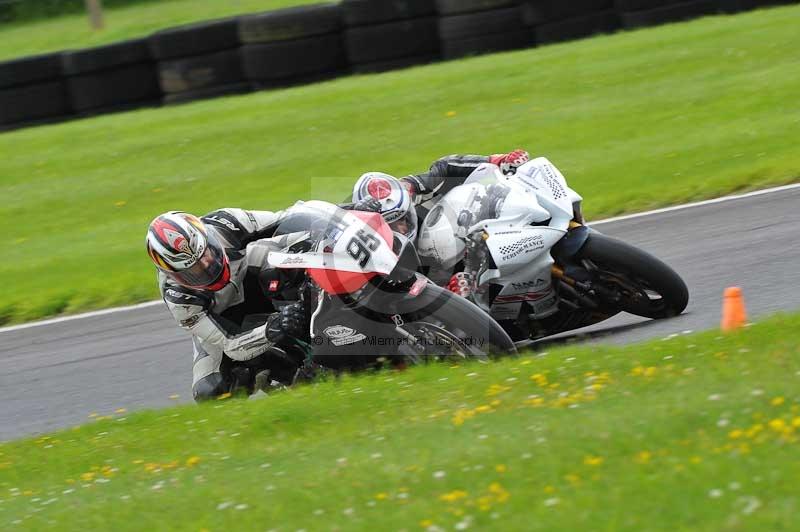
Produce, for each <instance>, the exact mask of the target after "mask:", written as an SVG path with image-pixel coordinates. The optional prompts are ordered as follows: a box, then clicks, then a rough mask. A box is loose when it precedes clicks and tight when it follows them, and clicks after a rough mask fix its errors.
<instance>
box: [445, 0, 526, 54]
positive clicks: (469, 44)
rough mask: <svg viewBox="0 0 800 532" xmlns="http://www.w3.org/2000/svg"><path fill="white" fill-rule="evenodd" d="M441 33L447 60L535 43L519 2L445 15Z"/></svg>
mask: <svg viewBox="0 0 800 532" xmlns="http://www.w3.org/2000/svg"><path fill="white" fill-rule="evenodd" d="M475 3H477V2H475ZM462 7H463V6H462ZM439 36H440V38H441V40H442V57H443V58H444V59H455V58H458V57H464V56H467V55H477V54H481V53H488V52H499V51H503V50H514V49H518V48H526V47H527V46H530V45H531V44H533V39H532V38H531V34H530V31H529V30H528V29H527V28H525V27H524V24H523V12H522V8H521V7H520V6H519V5H513V6H511V7H500V8H498V9H490V10H487V11H473V12H468V13H459V14H454V15H446V16H442V17H440V18H439Z"/></svg>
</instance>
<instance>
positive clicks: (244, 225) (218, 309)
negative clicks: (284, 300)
mask: <svg viewBox="0 0 800 532" xmlns="http://www.w3.org/2000/svg"><path fill="white" fill-rule="evenodd" d="M281 216H282V213H281V212H277V213H273V212H268V211H245V210H242V209H221V210H218V211H214V212H212V213H209V214H207V215H205V216H203V217H202V218H201V219H202V221H203V223H204V224H205V225H206V227H207V229H208V231H213V232H214V233H215V235H216V236H217V237H218V238H219V240H220V241H221V242H222V244H223V246H224V248H225V253H226V255H227V256H228V259H229V261H230V282H229V283H228V284H227V285H226V286H225V287H224V288H222V289H221V290H219V291H216V292H211V291H207V290H197V289H192V288H186V287H184V286H181V285H179V284H177V283H175V282H174V281H172V280H171V279H170V278H169V277H168V276H167V275H165V274H164V273H162V272H159V275H158V282H159V287H160V289H161V295H162V297H163V298H164V302H165V303H166V305H167V308H168V309H169V310H170V312H171V313H172V315H173V317H174V318H175V320H176V321H177V322H178V324H179V325H180V327H181V328H182V329H184V330H186V331H188V332H190V333H191V334H192V341H193V344H194V363H193V368H192V374H193V378H192V392H193V394H194V397H195V400H200V399H207V398H212V397H216V396H217V395H219V394H221V393H224V392H226V391H228V390H227V389H226V386H228V383H227V382H226V379H225V378H224V377H223V375H222V374H221V372H220V365H221V363H222V361H223V357H224V356H227V357H229V358H230V359H232V360H235V361H247V360H250V359H253V358H255V357H257V356H259V355H261V354H263V353H264V352H266V351H267V350H268V349H270V348H271V347H272V346H273V344H272V342H270V341H269V340H267V335H266V327H267V325H266V324H261V325H258V326H256V327H254V328H248V329H242V325H243V324H244V325H245V326H246V325H247V318H248V316H253V315H262V314H263V315H267V314H270V313H272V312H274V308H273V307H272V304H271V303H270V302H269V300H268V298H267V297H265V296H264V295H263V293H262V292H260V291H259V286H258V275H259V272H260V271H261V269H262V267H264V265H265V264H266V256H267V254H268V253H269V251H270V250H271V249H274V248H275V244H274V243H272V242H270V241H269V240H264V239H265V238H268V237H270V236H272V233H273V232H274V230H275V228H276V226H277V224H278V222H279V220H280V219H281ZM248 296H249V297H248Z"/></svg>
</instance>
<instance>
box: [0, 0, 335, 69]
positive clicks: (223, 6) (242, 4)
mask: <svg viewBox="0 0 800 532" xmlns="http://www.w3.org/2000/svg"><path fill="white" fill-rule="evenodd" d="M317 1H322V0H167V1H160V2H153V3H144V4H139V5H130V6H124V7H116V8H113V9H106V10H105V24H106V26H105V28H104V29H103V30H100V31H93V30H92V29H91V28H90V26H89V20H88V17H87V16H86V15H85V14H75V15H64V16H60V17H54V18H49V19H44V20H33V21H23V22H19V23H12V24H0V60H3V59H13V58H16V57H20V56H23V55H29V54H38V53H44V52H55V51H58V50H66V49H70V48H86V47H89V46H98V45H101V44H108V43H111V42H114V41H120V40H123V39H131V38H136V37H144V36H146V35H148V34H150V33H152V32H154V31H156V30H160V29H163V28H169V27H171V26H178V25H181V24H187V23H190V22H198V21H202V20H210V19H214V18H223V17H228V16H233V15H241V14H243V13H257V12H260V11H270V10H272V9H278V8H281V7H289V6H294V5H300V4H311V3H317Z"/></svg>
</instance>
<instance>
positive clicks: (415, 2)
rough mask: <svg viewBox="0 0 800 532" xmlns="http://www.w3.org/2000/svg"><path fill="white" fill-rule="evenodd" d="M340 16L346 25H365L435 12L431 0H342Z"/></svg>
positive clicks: (424, 15) (434, 6) (417, 16)
mask: <svg viewBox="0 0 800 532" xmlns="http://www.w3.org/2000/svg"><path fill="white" fill-rule="evenodd" d="M341 5H342V18H343V20H344V23H345V25H346V26H366V25H369V24H381V23H384V22H394V21H397V20H404V19H409V18H419V17H426V16H428V15H433V14H434V13H436V5H435V4H434V1H433V0H344V1H343V2H342V4H341Z"/></svg>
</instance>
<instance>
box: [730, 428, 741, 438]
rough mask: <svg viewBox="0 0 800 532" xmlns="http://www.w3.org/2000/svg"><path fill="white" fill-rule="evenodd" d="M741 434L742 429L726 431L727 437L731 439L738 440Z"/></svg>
mask: <svg viewBox="0 0 800 532" xmlns="http://www.w3.org/2000/svg"><path fill="white" fill-rule="evenodd" d="M742 436H744V431H742V430H740V429H733V430H732V431H730V432H729V433H728V437H729V438H730V439H732V440H738V439H739V438H741V437H742Z"/></svg>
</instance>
